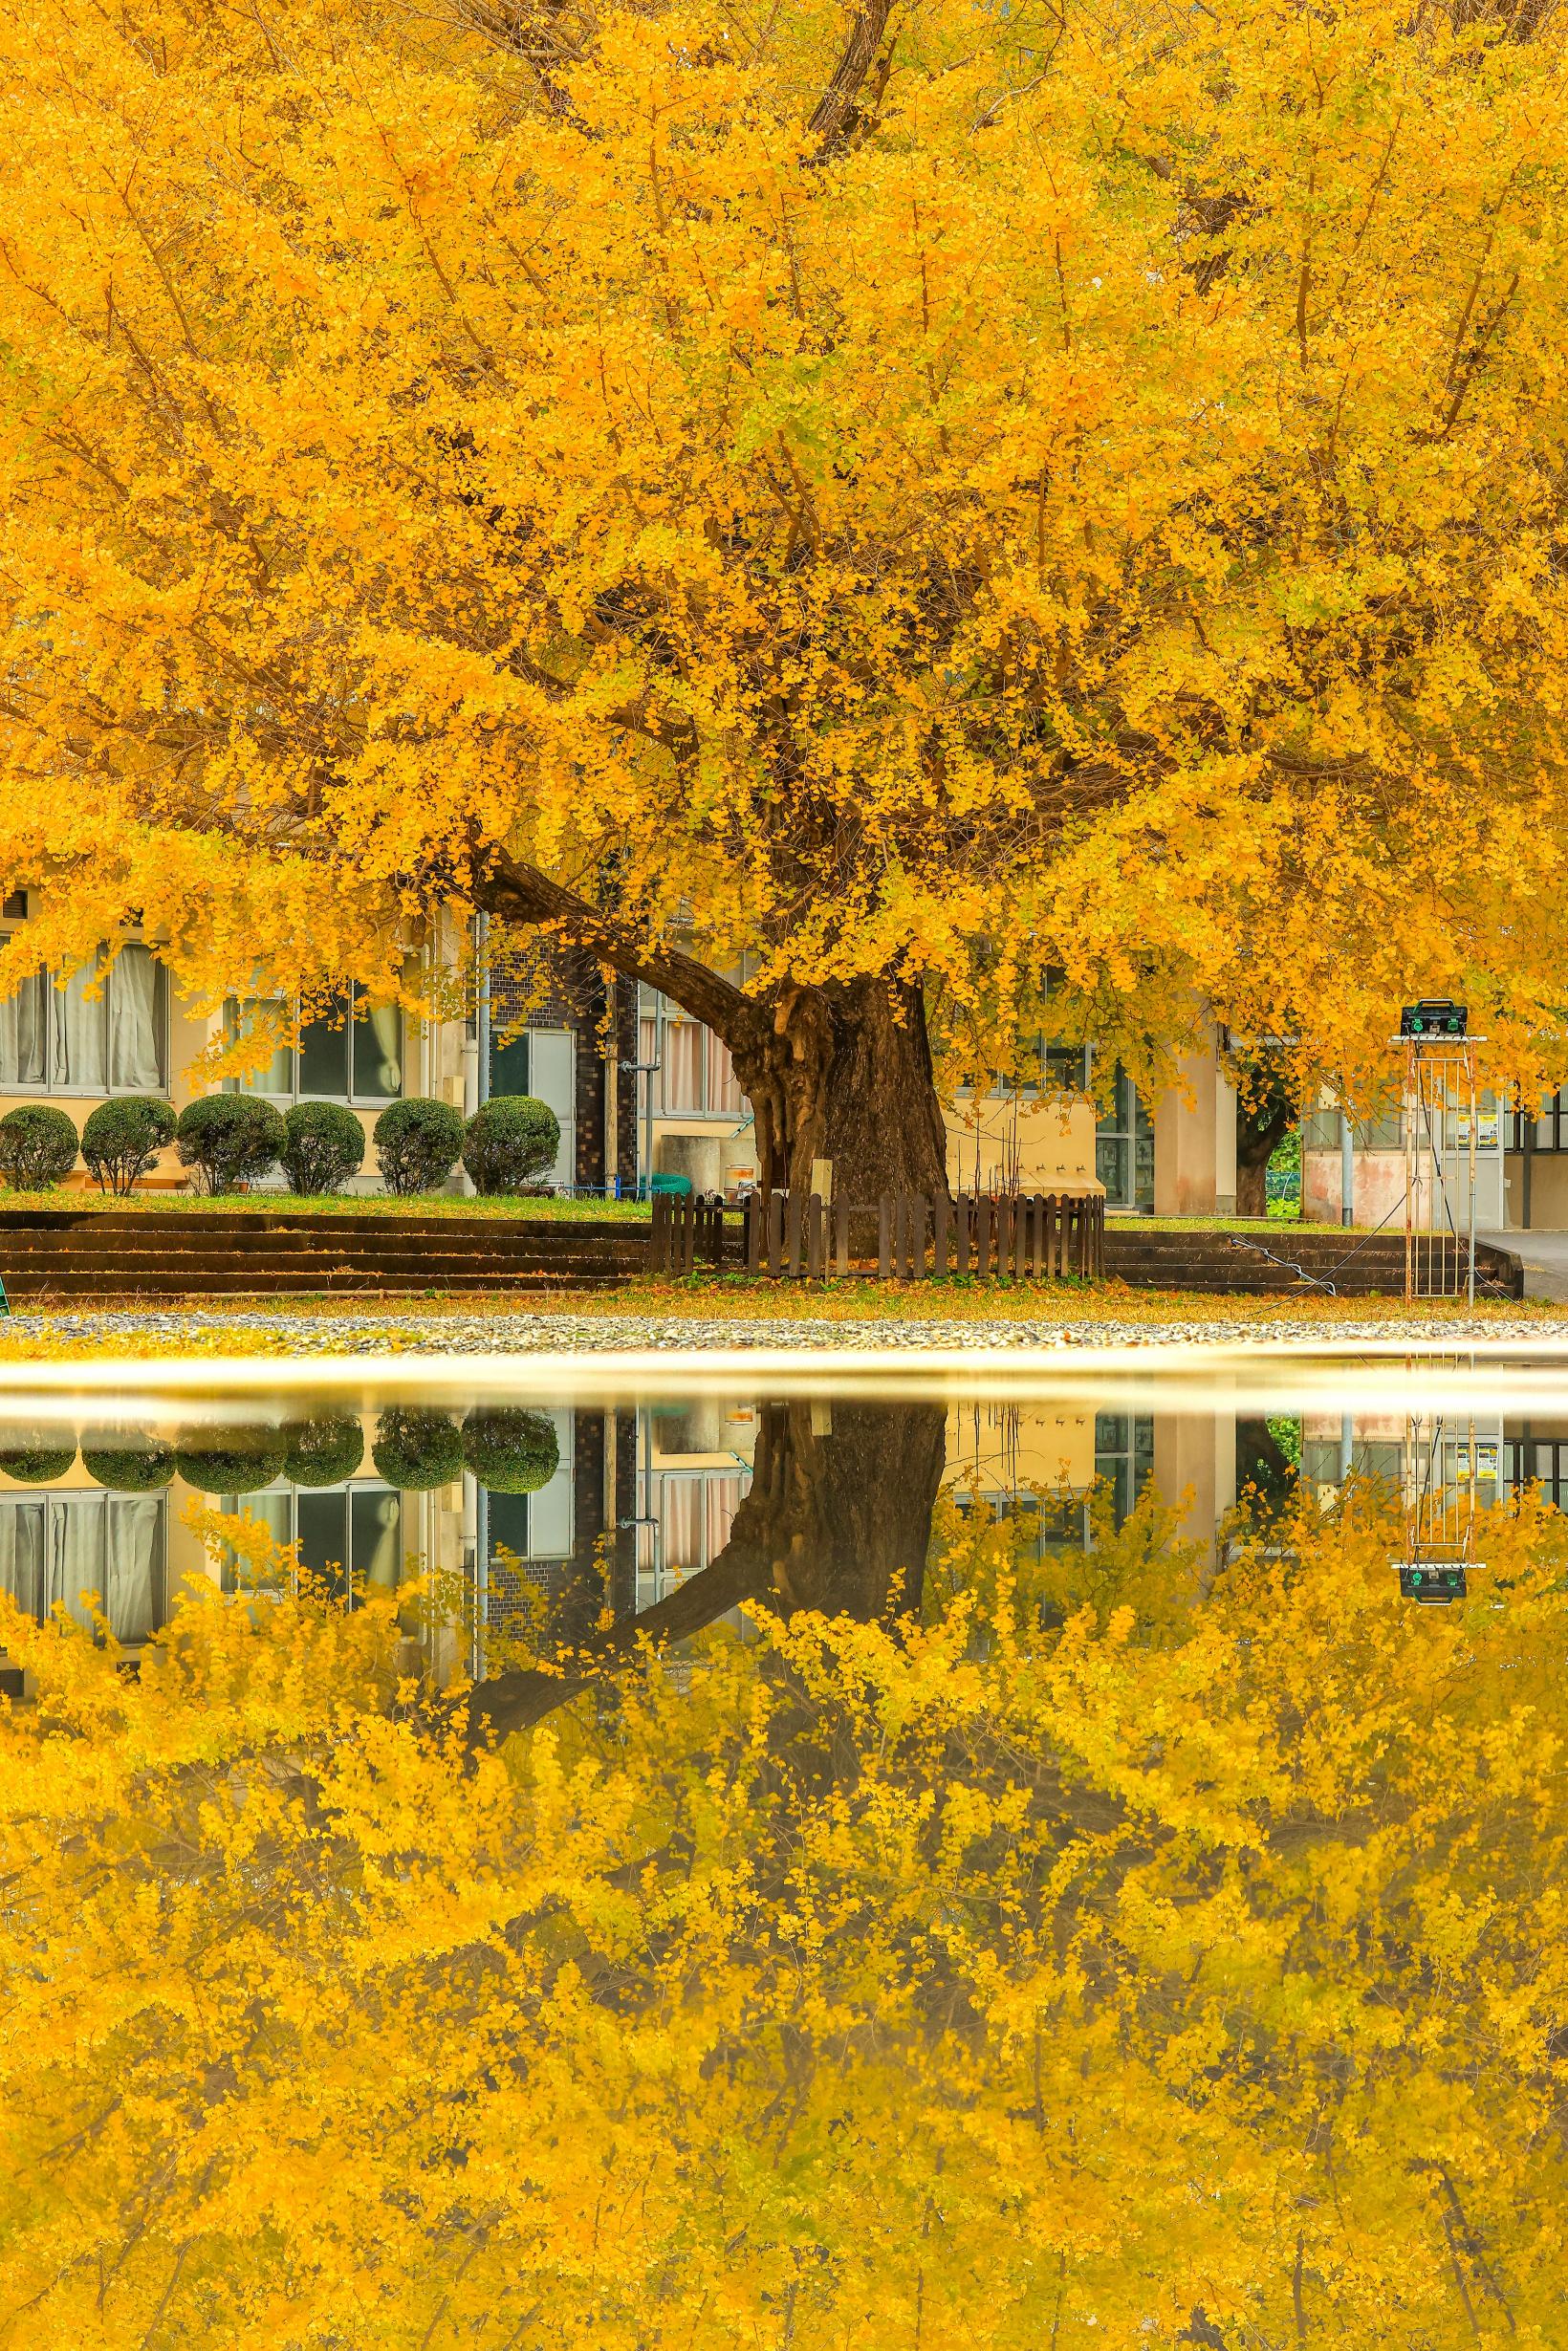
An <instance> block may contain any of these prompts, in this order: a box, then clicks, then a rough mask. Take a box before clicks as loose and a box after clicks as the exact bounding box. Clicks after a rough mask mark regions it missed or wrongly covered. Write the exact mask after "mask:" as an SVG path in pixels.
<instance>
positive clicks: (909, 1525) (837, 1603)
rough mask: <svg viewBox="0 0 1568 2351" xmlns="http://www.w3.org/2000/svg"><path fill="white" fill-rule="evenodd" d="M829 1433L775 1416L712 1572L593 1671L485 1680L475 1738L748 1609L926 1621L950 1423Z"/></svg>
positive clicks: (914, 1415)
mask: <svg viewBox="0 0 1568 2351" xmlns="http://www.w3.org/2000/svg"><path fill="white" fill-rule="evenodd" d="M823 1421H824V1416H822V1415H820V1414H818V1416H817V1426H813V1414H812V1407H811V1405H810V1404H765V1405H764V1406H763V1408H762V1419H761V1425H760V1426H759V1428H758V1431H757V1448H756V1457H755V1462H754V1465H753V1470H752V1477H751V1489H750V1491H748V1493H747V1495H746V1498H745V1500H744V1501H743V1502H742V1503H741V1505H740V1508H739V1509H738V1510H737V1511H736V1513H735V1520H734V1526H733V1529H732V1532H731V1534H730V1540H729V1542H728V1543H727V1544H726V1545H725V1547H724V1549H723V1551H721V1552H720V1554H719V1556H718V1557H717V1558H716V1559H715V1560H714V1561H713V1562H712V1564H711V1566H709V1567H707V1568H705V1569H704V1570H703V1571H702V1573H701V1574H700V1575H696V1576H692V1577H690V1578H688V1579H687V1580H686V1582H685V1583H683V1584H682V1585H681V1586H680V1587H679V1588H678V1590H676V1591H674V1592H672V1593H671V1594H670V1596H669V1598H668V1599H667V1600H660V1601H659V1602H658V1603H657V1604H656V1605H655V1606H654V1607H652V1608H647V1609H644V1610H643V1612H642V1615H641V1616H634V1617H628V1618H626V1619H624V1620H623V1621H622V1622H621V1623H619V1624H613V1625H611V1626H610V1627H609V1628H608V1629H607V1630H606V1631H604V1632H602V1633H596V1634H594V1635H593V1636H592V1637H591V1638H590V1639H589V1640H587V1641H585V1642H584V1643H583V1644H582V1645H581V1647H580V1648H578V1649H577V1650H576V1651H575V1652H574V1656H575V1657H577V1658H580V1659H581V1661H582V1664H583V1666H584V1668H585V1669H587V1670H584V1671H583V1672H582V1673H580V1674H579V1673H576V1672H573V1673H570V1674H566V1675H563V1674H562V1673H561V1672H560V1671H559V1670H556V1671H555V1672H544V1671H542V1670H541V1671H533V1670H527V1671H517V1672H512V1673H502V1674H498V1675H496V1677H495V1679H494V1680H493V1681H490V1682H481V1683H480V1684H479V1685H478V1686H477V1687H476V1688H475V1689H474V1691H473V1693H472V1696H471V1698H470V1700H469V1710H468V1724H469V1735H470V1737H471V1738H473V1739H474V1740H475V1741H481V1742H482V1741H484V1740H486V1739H490V1738H504V1737H505V1736H506V1735H507V1733H508V1732H509V1731H522V1730H527V1729H529V1728H530V1727H531V1726H532V1725H534V1723H537V1722H540V1721H542V1720H543V1718H544V1716H545V1715H547V1714H549V1713H552V1712H553V1711H554V1710H555V1708H556V1707H558V1706H562V1705H564V1704H565V1703H566V1701H567V1700H568V1699H569V1698H572V1697H575V1696H576V1695H577V1692H578V1691H579V1690H581V1689H583V1688H584V1687H586V1686H587V1682H588V1679H589V1671H590V1670H592V1671H594V1672H601V1671H603V1670H605V1669H607V1668H609V1667H612V1666H614V1665H618V1664H625V1663H629V1662H630V1661H631V1660H632V1659H634V1658H635V1657H636V1655H637V1654H638V1652H639V1651H640V1649H641V1647H642V1644H643V1643H644V1642H646V1641H649V1640H651V1641H653V1642H654V1643H655V1644H662V1643H664V1642H669V1641H680V1640H684V1639H686V1638H688V1637H689V1636H690V1635H691V1634H693V1633H696V1632H700V1631H701V1630H702V1628H703V1627H704V1626H705V1625H707V1624H711V1623H712V1622H714V1621H715V1619H716V1618H718V1617H721V1616H723V1615H725V1614H726V1613H727V1611H728V1610H730V1609H731V1608H736V1607H740V1606H742V1605H743V1604H744V1603H745V1602H746V1601H747V1600H762V1601H763V1602H765V1603H766V1605H767V1606H768V1607H770V1608H773V1609H775V1610H777V1611H778V1612H779V1613H780V1614H781V1615H790V1614H792V1613H793V1612H794V1611H795V1610H796V1609H807V1608H809V1609H816V1610H819V1611H820V1612H821V1614H823V1615H824V1616H850V1617H855V1618H857V1619H859V1620H860V1621H861V1622H871V1621H873V1620H876V1619H882V1618H887V1617H891V1616H895V1615H900V1614H914V1613H915V1612H916V1611H918V1609H919V1607H920V1603H921V1594H922V1588H923V1579H924V1577H925V1571H926V1553H927V1551H928V1550H929V1548H930V1541H931V1513H932V1512H933V1510H934V1509H935V1507H936V1498H937V1494H938V1491H939V1490H940V1488H941V1484H942V1470H943V1464H944V1460H945V1456H946V1447H947V1414H946V1412H945V1410H944V1408H943V1406H942V1405H941V1404H834V1405H833V1406H832V1407H831V1416H830V1425H826V1426H824V1425H823Z"/></svg>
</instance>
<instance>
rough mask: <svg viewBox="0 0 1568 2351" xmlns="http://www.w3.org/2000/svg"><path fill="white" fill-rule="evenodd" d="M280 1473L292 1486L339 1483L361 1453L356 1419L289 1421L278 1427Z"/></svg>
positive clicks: (350, 1473) (356, 1465)
mask: <svg viewBox="0 0 1568 2351" xmlns="http://www.w3.org/2000/svg"><path fill="white" fill-rule="evenodd" d="M281 1433H282V1435H283V1439H284V1453H283V1474H284V1476H285V1477H292V1478H293V1480H294V1484H295V1485H296V1486H340V1485H341V1484H342V1483H343V1480H344V1479H345V1478H349V1477H352V1476H353V1475H354V1472H355V1470H356V1469H358V1468H359V1464H360V1462H361V1461H363V1459H364V1456H365V1441H364V1437H363V1435H362V1434H361V1432H360V1428H359V1422H358V1421H349V1420H343V1419H339V1418H327V1417H325V1416H324V1417H323V1418H322V1419H320V1420H318V1421H289V1422H286V1423H285V1425H284V1427H283V1430H282V1432H281Z"/></svg>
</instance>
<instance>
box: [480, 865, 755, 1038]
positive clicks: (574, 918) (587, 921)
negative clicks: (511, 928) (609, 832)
mask: <svg viewBox="0 0 1568 2351" xmlns="http://www.w3.org/2000/svg"><path fill="white" fill-rule="evenodd" d="M473 896H474V903H475V904H476V905H478V906H479V907H480V908H482V909H483V911H484V912H485V913H487V914H495V915H500V916H501V917H502V918H503V919H510V920H512V921H513V922H519V923H529V924H542V925H550V926H551V927H552V928H554V929H555V930H558V931H559V932H560V933H561V935H562V936H563V937H564V938H566V939H568V940H570V941H571V943H572V944H573V945H574V946H575V947H586V948H588V949H589V950H590V952H591V953H593V954H595V955H598V956H599V958H600V959H601V960H602V961H603V962H605V963H607V964H609V965H611V966H612V967H613V969H615V970H617V971H619V972H620V973H621V976H622V977H623V978H625V979H632V980H642V981H643V982H645V983H646V985H647V986H648V987H649V988H657V989H658V990H660V991H661V993H662V994H664V995H666V996H671V997H673V998H674V1000H675V1002H676V1003H677V1004H679V1005H681V1006H682V1007H683V1009H684V1010H685V1011H686V1012H691V1013H693V1014H694V1015H695V1016H696V1018H697V1019H699V1020H703V1021H706V1022H707V1023H708V1027H709V1028H710V1029H712V1030H714V1031H715V1032H716V1033H717V1034H718V1035H720V1036H721V1037H723V1039H724V1041H725V1043H726V1044H727V1045H728V1046H730V1050H731V1051H733V1050H734V1048H735V1046H736V1045H737V1044H740V1045H741V1046H743V1047H744V1046H745V1045H746V1044H748V1043H751V1042H752V1041H753V1040H754V1038H755V1036H756V1034H758V1033H759V1032H760V1031H762V1030H763V1029H764V1028H765V1027H766V1026H767V1019H768V1015H767V1013H766V1012H765V1011H764V1009H763V1008H762V1007H761V1006H760V1005H758V1004H756V1003H754V1002H753V1001H752V999H751V997H750V996H748V995H746V994H744V993H743V992H742V990H740V989H739V988H737V987H736V985H735V983H734V981H733V980H727V979H725V978H724V977H723V975H722V974H721V973H719V972H717V971H713V970H710V969H709V968H708V965H707V964H705V963H699V962H698V960H697V958H696V956H695V955H687V954H685V953H684V952H683V951H682V950H681V949H680V948H679V947H649V946H648V945H646V944H645V943H644V942H643V941H642V940H641V939H640V938H638V937H637V936H636V935H635V934H634V933H632V932H630V931H628V930H627V929H625V928H624V927H623V925H621V924H620V923H618V922H617V921H616V920H615V918H614V916H613V915H608V914H605V913H603V912H602V911H601V910H600V908H599V907H598V906H595V905H592V904H591V903H589V901H588V900H587V899H586V898H581V897H579V896H578V895H577V891H575V890H569V889H567V888H565V887H564V886H563V884H562V883H560V882H552V881H551V879H550V877H549V875H548V874H542V873H541V872H540V871H539V869H538V867H537V866H536V865H524V864H519V863H518V861H517V860H515V859H514V858H511V857H509V856H508V855H507V853H506V851H505V850H504V849H503V850H498V851H497V852H495V854H494V855H493V856H492V858H491V860H490V870H489V872H488V873H487V874H486V875H485V876H484V877H483V878H482V879H481V880H480V881H479V882H478V883H477V885H476V887H475V889H474V893H473Z"/></svg>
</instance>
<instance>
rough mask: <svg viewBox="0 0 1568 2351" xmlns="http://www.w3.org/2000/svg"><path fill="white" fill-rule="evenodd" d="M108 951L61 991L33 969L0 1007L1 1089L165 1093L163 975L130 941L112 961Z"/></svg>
mask: <svg viewBox="0 0 1568 2351" xmlns="http://www.w3.org/2000/svg"><path fill="white" fill-rule="evenodd" d="M107 953H108V950H107V949H106V948H102V947H100V948H99V949H98V956H97V957H96V959H95V960H94V961H93V962H92V963H91V964H84V965H82V966H81V968H80V969H78V970H76V971H73V972H72V973H71V974H70V976H69V977H68V978H67V979H66V981H65V982H64V985H63V986H60V985H57V984H56V982H55V978H54V974H53V973H52V972H47V971H35V972H33V975H32V977H31V978H30V979H28V980H26V981H25V982H24V983H23V985H22V988H21V989H20V990H19V991H18V993H17V994H16V995H14V996H12V997H11V1001H10V1002H9V1003H7V1004H0V1090H3V1091H4V1092H7V1093H18V1092H21V1093H28V1092H37V1093H44V1094H162V1093H163V1091H164V1090H165V1087H166V1085H167V1069H168V1063H167V1055H166V1050H165V1040H166V1032H167V1025H168V1016H167V975H166V974H165V972H164V970H163V965H162V964H161V963H160V962H159V960H158V958H157V956H156V955H154V953H153V952H152V950H151V948H150V947H142V946H141V945H140V944H139V943H137V942H135V941H132V942H130V943H129V944H127V945H126V946H124V947H120V951H119V953H118V954H117V955H116V956H115V958H114V961H113V963H107ZM106 967H107V968H106ZM91 990H97V991H98V992H97V994H96V995H95V994H93V993H90V991H91Z"/></svg>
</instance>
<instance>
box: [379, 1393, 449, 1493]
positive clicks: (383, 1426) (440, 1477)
mask: <svg viewBox="0 0 1568 2351" xmlns="http://www.w3.org/2000/svg"><path fill="white" fill-rule="evenodd" d="M370 1458H371V1460H372V1461H373V1462H374V1463H375V1465H376V1471H377V1475H378V1476H380V1477H384V1478H385V1480H386V1482H387V1484H388V1485H389V1486H396V1487H398V1488H399V1489H400V1490H401V1491H403V1492H404V1493H427V1492H428V1491H429V1490H430V1488H431V1487H432V1486H446V1485H449V1484H450V1482H451V1480H452V1479H453V1478H454V1477H460V1476H461V1475H462V1472H463V1440H462V1438H461V1437H460V1436H459V1435H458V1433H457V1426H456V1423H455V1422H453V1421H449V1420H448V1419H447V1418H446V1413H445V1412H422V1411H420V1410H418V1409H417V1408H416V1409H413V1410H409V1409H405V1408H403V1407H399V1406H394V1407H393V1409H392V1410H391V1411H389V1412H383V1413H382V1414H381V1419H380V1420H379V1421H378V1422H377V1424H376V1442H375V1444H374V1445H373V1446H372V1447H371V1448H370Z"/></svg>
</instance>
